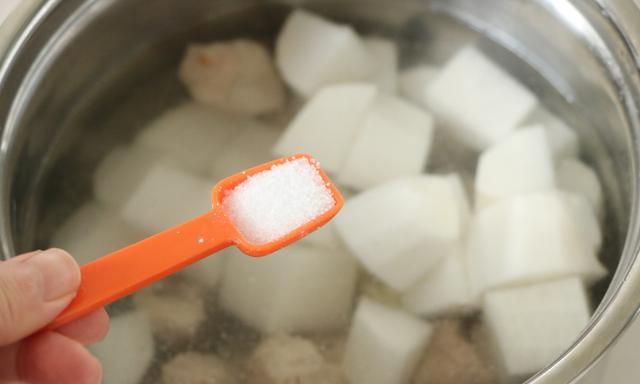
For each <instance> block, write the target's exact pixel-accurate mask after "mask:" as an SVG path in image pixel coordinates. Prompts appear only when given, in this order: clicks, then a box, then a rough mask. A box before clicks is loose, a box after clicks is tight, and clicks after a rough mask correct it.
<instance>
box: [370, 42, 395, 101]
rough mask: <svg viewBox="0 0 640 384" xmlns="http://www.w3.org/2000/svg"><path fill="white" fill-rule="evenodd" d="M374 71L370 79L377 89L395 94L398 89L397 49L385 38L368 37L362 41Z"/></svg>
mask: <svg viewBox="0 0 640 384" xmlns="http://www.w3.org/2000/svg"><path fill="white" fill-rule="evenodd" d="M364 44H365V46H366V47H367V49H368V51H369V54H370V55H371V60H372V62H373V63H374V66H375V67H374V69H373V74H372V77H371V79H372V80H373V82H374V83H375V84H376V85H377V86H378V88H379V89H380V90H381V91H383V92H387V93H389V94H395V93H396V92H397V89H398V84H397V73H398V47H397V46H396V44H395V43H394V42H393V41H391V40H389V39H385V38H379V37H370V38H367V39H365V40H364Z"/></svg>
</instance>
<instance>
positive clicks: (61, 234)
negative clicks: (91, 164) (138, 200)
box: [51, 202, 141, 265]
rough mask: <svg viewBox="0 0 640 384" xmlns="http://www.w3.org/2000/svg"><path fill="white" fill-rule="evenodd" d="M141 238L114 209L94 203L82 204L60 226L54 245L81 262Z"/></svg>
mask: <svg viewBox="0 0 640 384" xmlns="http://www.w3.org/2000/svg"><path fill="white" fill-rule="evenodd" d="M140 238H141V237H140V236H139V234H138V232H137V231H135V230H134V229H133V228H131V227H129V226H128V225H126V224H125V223H124V222H123V221H122V219H120V218H119V217H118V216H117V215H116V214H115V213H114V212H112V211H110V210H109V209H107V208H104V207H103V206H101V205H100V204H98V203H95V202H92V203H87V204H85V205H83V206H82V207H80V208H79V209H78V210H77V211H75V212H74V213H73V214H72V215H71V217H69V218H68V219H67V220H66V221H65V222H64V223H63V224H62V226H60V228H58V230H57V231H56V233H55V234H54V235H53V238H52V240H51V246H53V247H58V248H62V249H65V250H67V251H68V252H69V253H71V254H72V255H73V257H75V259H76V260H77V261H78V263H80V264H81V265H82V264H87V263H89V262H91V261H93V260H95V259H97V258H99V257H101V256H105V255H107V254H108V253H111V252H113V251H115V250H117V249H119V248H122V247H125V246H127V245H129V244H132V243H134V242H135V241H137V240H140Z"/></svg>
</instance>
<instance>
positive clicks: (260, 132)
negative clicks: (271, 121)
mask: <svg viewBox="0 0 640 384" xmlns="http://www.w3.org/2000/svg"><path fill="white" fill-rule="evenodd" d="M281 134H282V132H280V131H278V130H276V129H273V128H271V127H268V126H265V125H257V124H256V126H255V127H251V128H247V129H245V130H244V131H242V133H240V134H239V135H237V136H236V137H235V138H233V139H232V140H231V141H230V142H229V144H228V145H227V146H226V147H225V148H223V149H222V150H221V151H220V153H219V154H218V155H217V156H216V157H215V160H213V167H212V168H211V175H212V176H213V177H215V178H221V179H222V178H225V177H227V176H231V175H233V174H234V173H237V172H241V171H244V170H246V169H249V168H252V167H255V166H256V165H259V164H262V163H266V162H267V161H270V160H273V156H272V155H271V148H272V147H273V145H274V144H275V143H276V141H277V140H278V138H279V137H280V135H281Z"/></svg>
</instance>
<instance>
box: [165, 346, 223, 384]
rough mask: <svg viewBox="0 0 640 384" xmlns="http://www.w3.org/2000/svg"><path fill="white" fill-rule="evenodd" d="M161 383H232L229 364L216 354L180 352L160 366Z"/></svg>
mask: <svg viewBox="0 0 640 384" xmlns="http://www.w3.org/2000/svg"><path fill="white" fill-rule="evenodd" d="M162 383H167V384H168V383H174V384H188V383H192V384H232V383H235V379H234V377H233V375H232V368H231V364H227V363H226V362H224V361H223V360H222V359H220V358H219V357H218V356H216V355H210V354H202V353H198V352H191V351H190V352H182V353H180V354H178V355H176V356H175V357H173V358H172V359H171V360H169V361H168V362H167V363H165V364H164V365H163V366H162Z"/></svg>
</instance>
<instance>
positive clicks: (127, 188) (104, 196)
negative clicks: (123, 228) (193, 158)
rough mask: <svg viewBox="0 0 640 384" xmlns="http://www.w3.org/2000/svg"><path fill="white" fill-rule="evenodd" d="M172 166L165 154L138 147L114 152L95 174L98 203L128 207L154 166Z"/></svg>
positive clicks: (121, 148) (102, 162) (124, 147)
mask: <svg viewBox="0 0 640 384" xmlns="http://www.w3.org/2000/svg"><path fill="white" fill-rule="evenodd" d="M159 162H165V163H170V160H168V159H167V156H163V153H162V152H160V151H158V150H154V149H150V148H146V147H142V146H137V145H132V146H123V147H118V148H116V149H114V150H113V151H112V152H111V153H109V154H107V156H106V157H105V158H104V159H102V161H101V162H100V165H98V168H97V169H96V171H95V173H94V174H93V192H94V195H95V196H96V200H98V201H99V202H100V203H103V204H105V205H108V206H112V207H119V206H121V205H122V204H124V203H125V202H126V201H127V199H128V198H129V196H130V195H131V193H132V192H133V191H134V189H135V188H136V186H137V185H138V184H139V183H140V180H142V178H143V177H144V176H145V175H146V174H147V173H148V172H149V170H150V169H151V167H153V165H154V164H157V163H159Z"/></svg>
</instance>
